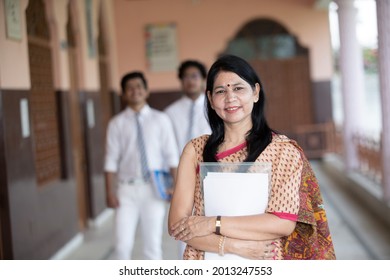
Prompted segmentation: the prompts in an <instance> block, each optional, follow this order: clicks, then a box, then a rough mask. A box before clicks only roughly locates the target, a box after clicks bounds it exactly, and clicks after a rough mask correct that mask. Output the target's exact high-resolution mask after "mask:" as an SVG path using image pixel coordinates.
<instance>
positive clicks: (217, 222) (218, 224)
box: [215, 216, 221, 235]
mask: <svg viewBox="0 0 390 280" xmlns="http://www.w3.org/2000/svg"><path fill="white" fill-rule="evenodd" d="M215 233H216V234H218V235H221V216H217V219H216V220H215Z"/></svg>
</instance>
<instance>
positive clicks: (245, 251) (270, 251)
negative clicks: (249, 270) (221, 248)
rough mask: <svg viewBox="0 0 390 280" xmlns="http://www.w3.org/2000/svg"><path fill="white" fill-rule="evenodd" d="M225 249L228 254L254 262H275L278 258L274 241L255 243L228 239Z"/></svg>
mask: <svg viewBox="0 0 390 280" xmlns="http://www.w3.org/2000/svg"><path fill="white" fill-rule="evenodd" d="M225 248H226V253H232V254H236V255H239V256H241V257H243V258H246V259H252V260H273V259H275V256H276V253H275V251H276V250H275V249H276V245H275V242H274V240H264V241H253V240H241V239H231V238H227V239H226V243H225Z"/></svg>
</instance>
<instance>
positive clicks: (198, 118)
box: [165, 94, 211, 154]
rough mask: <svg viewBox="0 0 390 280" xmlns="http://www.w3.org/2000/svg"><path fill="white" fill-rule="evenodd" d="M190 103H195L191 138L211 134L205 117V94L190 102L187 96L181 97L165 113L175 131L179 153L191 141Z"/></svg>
mask: <svg viewBox="0 0 390 280" xmlns="http://www.w3.org/2000/svg"><path fill="white" fill-rule="evenodd" d="M192 102H195V108H194V109H195V110H194V119H193V128H192V129H193V130H192V135H193V137H198V136H201V135H203V134H211V129H210V126H209V123H208V121H207V119H206V115H205V94H201V95H200V96H199V97H198V99H196V100H195V101H192V100H191V99H190V98H188V97H187V96H183V97H182V98H180V99H179V100H177V101H175V102H174V103H172V104H171V105H169V106H168V107H167V108H166V109H165V112H166V113H167V114H168V116H169V117H170V119H171V121H172V123H173V128H174V130H175V136H176V142H177V144H178V149H179V153H180V154H181V152H182V151H183V148H184V146H185V145H186V144H187V142H188V141H189V140H191V139H188V136H187V135H188V134H187V132H188V126H189V118H188V116H189V112H190V110H191V105H192Z"/></svg>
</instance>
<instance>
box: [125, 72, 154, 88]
mask: <svg viewBox="0 0 390 280" xmlns="http://www.w3.org/2000/svg"><path fill="white" fill-rule="evenodd" d="M135 78H140V79H141V80H142V82H143V83H144V86H145V89H148V83H147V81H146V79H145V76H144V74H142V72H137V71H135V72H130V73H127V74H126V75H124V76H123V77H122V80H121V88H122V92H125V90H126V84H127V82H128V81H129V80H132V79H135Z"/></svg>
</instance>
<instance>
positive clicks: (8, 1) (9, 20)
mask: <svg viewBox="0 0 390 280" xmlns="http://www.w3.org/2000/svg"><path fill="white" fill-rule="evenodd" d="M4 8H5V9H4V13H5V23H6V29H7V37H8V38H10V39H14V40H21V39H22V23H21V17H20V16H21V11H20V0H4Z"/></svg>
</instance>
